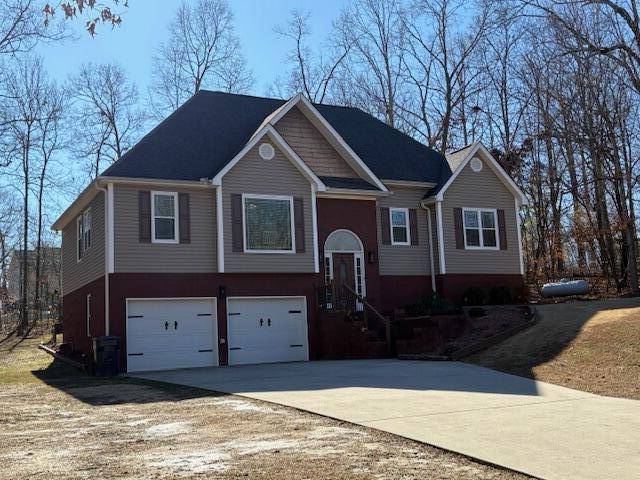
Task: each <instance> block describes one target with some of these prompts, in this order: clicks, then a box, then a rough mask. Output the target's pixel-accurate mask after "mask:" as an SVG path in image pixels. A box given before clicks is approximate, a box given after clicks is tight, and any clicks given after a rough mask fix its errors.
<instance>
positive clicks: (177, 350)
mask: <svg viewBox="0 0 640 480" xmlns="http://www.w3.org/2000/svg"><path fill="white" fill-rule="evenodd" d="M215 305H216V301H215V299H214V298H207V299H144V300H142V299H129V300H128V303H127V354H128V355H127V370H128V371H145V370H163V369H173V368H192V367H204V366H211V365H216V364H217V355H218V354H217V348H216V347H217V320H216V318H217V317H216V307H215Z"/></svg>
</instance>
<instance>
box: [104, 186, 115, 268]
mask: <svg viewBox="0 0 640 480" xmlns="http://www.w3.org/2000/svg"><path fill="white" fill-rule="evenodd" d="M113 195H114V193H113V183H107V205H108V206H107V249H106V252H107V273H113V272H114V271H115V231H114V228H115V211H114V205H115V203H114V199H113Z"/></svg>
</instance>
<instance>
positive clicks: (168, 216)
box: [151, 192, 178, 243]
mask: <svg viewBox="0 0 640 480" xmlns="http://www.w3.org/2000/svg"><path fill="white" fill-rule="evenodd" d="M177 205H178V194H177V192H151V213H152V215H153V218H152V221H151V238H152V239H153V242H154V243H178V221H177V218H176V209H177Z"/></svg>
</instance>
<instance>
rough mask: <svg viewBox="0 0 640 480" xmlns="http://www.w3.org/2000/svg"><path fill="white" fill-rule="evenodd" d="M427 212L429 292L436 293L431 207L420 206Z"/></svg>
mask: <svg viewBox="0 0 640 480" xmlns="http://www.w3.org/2000/svg"><path fill="white" fill-rule="evenodd" d="M422 207H423V208H424V209H425V210H426V211H427V215H428V216H427V226H428V229H429V264H430V266H431V291H432V292H433V293H436V292H437V290H436V266H435V262H434V260H433V232H432V228H431V207H425V206H424V205H423V206H422Z"/></svg>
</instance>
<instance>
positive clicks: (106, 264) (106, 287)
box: [96, 182, 110, 336]
mask: <svg viewBox="0 0 640 480" xmlns="http://www.w3.org/2000/svg"><path fill="white" fill-rule="evenodd" d="M96 188H97V189H98V190H99V191H101V192H102V193H104V334H105V336H108V335H109V330H110V328H109V323H110V322H109V255H110V248H109V191H108V190H107V189H106V188H104V187H101V186H100V185H98V182H96Z"/></svg>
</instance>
